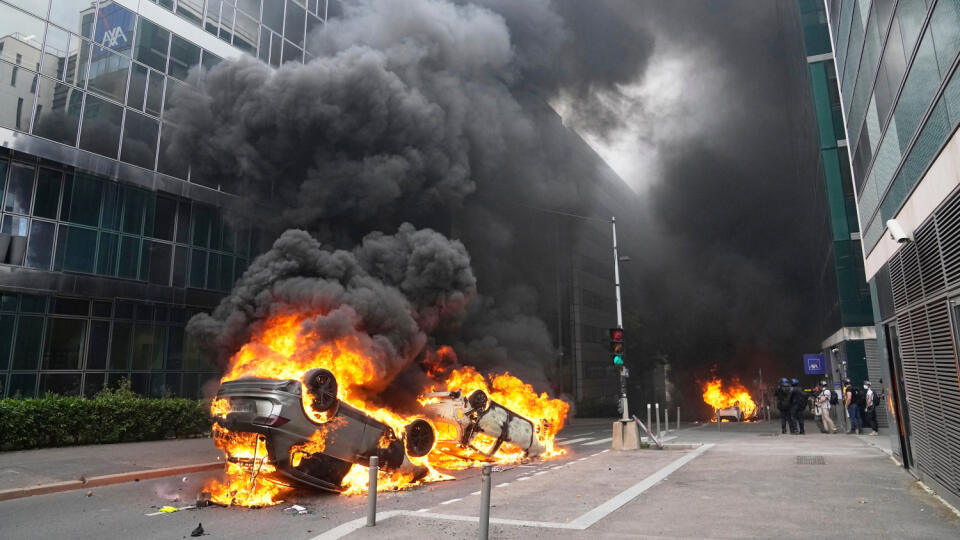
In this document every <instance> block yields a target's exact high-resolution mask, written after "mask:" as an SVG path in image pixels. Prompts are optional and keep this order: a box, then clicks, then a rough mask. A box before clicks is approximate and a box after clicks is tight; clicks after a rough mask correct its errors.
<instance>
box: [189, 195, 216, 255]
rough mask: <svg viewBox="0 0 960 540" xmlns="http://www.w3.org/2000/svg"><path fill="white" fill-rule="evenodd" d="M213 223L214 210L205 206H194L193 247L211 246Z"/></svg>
mask: <svg viewBox="0 0 960 540" xmlns="http://www.w3.org/2000/svg"><path fill="white" fill-rule="evenodd" d="M211 221H213V208H211V207H210V206H207V205H205V204H199V203H198V204H194V207H193V245H195V246H200V247H207V246H209V245H210V244H209V239H210V223H211Z"/></svg>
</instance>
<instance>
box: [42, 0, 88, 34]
mask: <svg viewBox="0 0 960 540" xmlns="http://www.w3.org/2000/svg"><path fill="white" fill-rule="evenodd" d="M90 4H91V2H78V1H77V0H53V3H52V4H51V5H50V22H52V23H54V24H58V25H60V26H62V27H64V28H66V29H67V30H70V31H71V32H74V33H76V34H80V35H81V36H83V37H85V38H89V37H90V35H91V31H92V30H93V21H94V13H93V7H91V6H90Z"/></svg>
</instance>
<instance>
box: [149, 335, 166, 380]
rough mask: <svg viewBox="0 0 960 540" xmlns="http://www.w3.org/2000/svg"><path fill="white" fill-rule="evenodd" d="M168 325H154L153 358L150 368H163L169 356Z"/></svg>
mask: <svg viewBox="0 0 960 540" xmlns="http://www.w3.org/2000/svg"><path fill="white" fill-rule="evenodd" d="M166 345H167V327H166V326H159V325H158V326H154V327H153V358H152V360H151V362H150V369H152V370H154V371H158V370H161V369H163V361H164V360H165V359H166V357H167V348H166Z"/></svg>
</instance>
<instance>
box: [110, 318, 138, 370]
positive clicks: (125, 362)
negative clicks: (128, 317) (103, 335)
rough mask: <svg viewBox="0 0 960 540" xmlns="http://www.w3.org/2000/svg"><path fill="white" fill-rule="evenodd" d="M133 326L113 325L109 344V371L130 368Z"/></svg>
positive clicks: (126, 324) (125, 324)
mask: <svg viewBox="0 0 960 540" xmlns="http://www.w3.org/2000/svg"><path fill="white" fill-rule="evenodd" d="M132 337H133V325H132V324H130V323H119V322H118V323H113V341H112V342H111V343H110V369H112V370H126V369H129V367H130V341H131V338H132Z"/></svg>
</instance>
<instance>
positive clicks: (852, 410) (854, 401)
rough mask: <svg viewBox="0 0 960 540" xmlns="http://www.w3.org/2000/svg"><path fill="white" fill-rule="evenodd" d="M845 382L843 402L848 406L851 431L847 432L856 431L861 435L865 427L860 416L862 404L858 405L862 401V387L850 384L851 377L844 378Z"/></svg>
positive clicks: (852, 432) (850, 433) (848, 433)
mask: <svg viewBox="0 0 960 540" xmlns="http://www.w3.org/2000/svg"><path fill="white" fill-rule="evenodd" d="M843 384H844V389H843V395H844V398H843V404H844V405H845V406H846V407H847V415H848V416H849V417H850V431H848V432H847V435H853V434H854V433H856V434H857V435H860V433H861V432H862V429H863V427H862V420H861V417H860V405H858V402H859V401H860V389H859V388H857V387H856V386H854V385H852V384H850V379H844V380H843Z"/></svg>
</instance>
